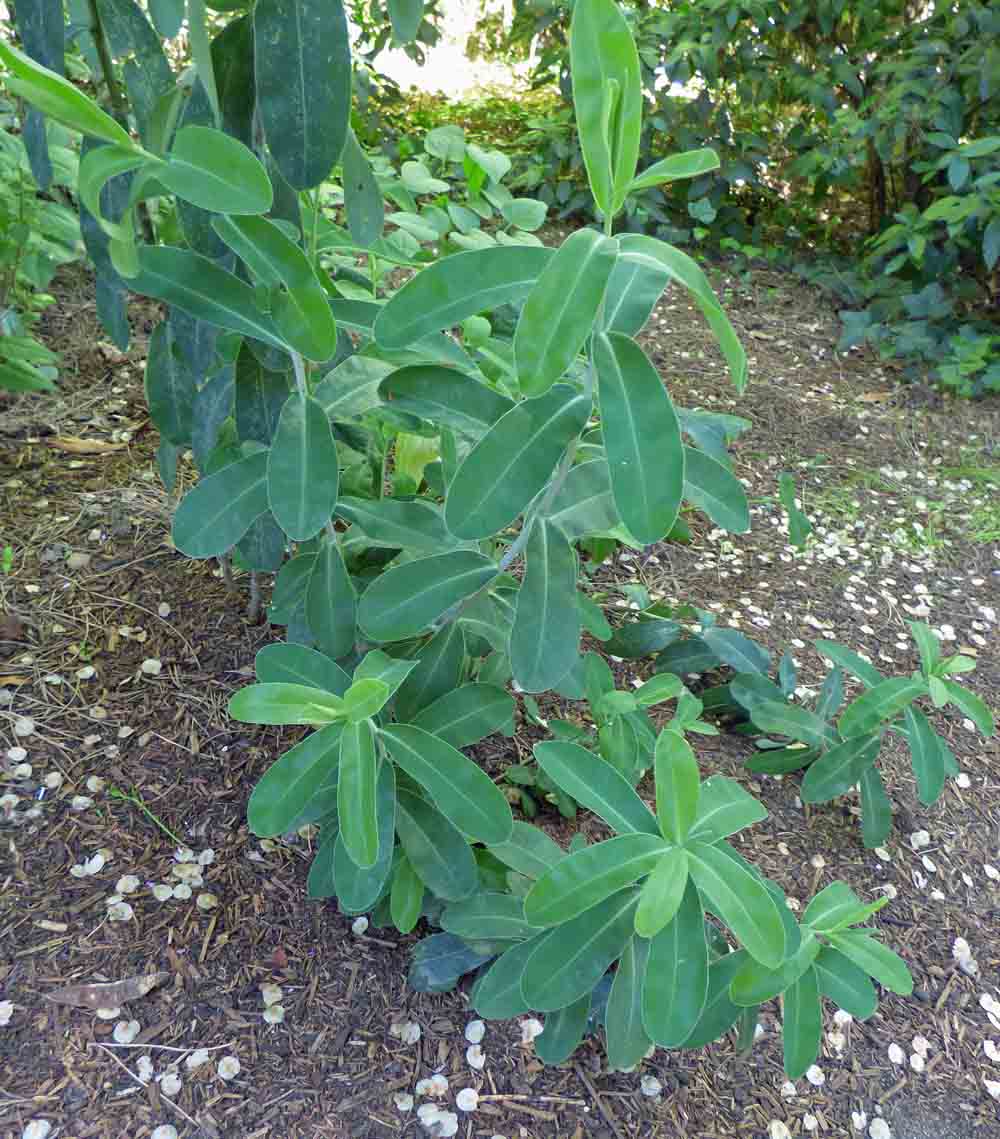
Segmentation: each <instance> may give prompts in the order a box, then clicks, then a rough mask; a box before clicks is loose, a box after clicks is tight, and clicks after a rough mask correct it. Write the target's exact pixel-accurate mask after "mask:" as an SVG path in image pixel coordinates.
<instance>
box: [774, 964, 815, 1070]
mask: <svg viewBox="0 0 1000 1139" xmlns="http://www.w3.org/2000/svg"><path fill="white" fill-rule="evenodd" d="M781 1011H782V1020H781V1037H782V1043H783V1045H784V1058H785V1074H786V1075H787V1076H788V1078H789V1079H790V1080H797V1079H798V1078H799V1077H800V1076H802V1075H804V1074H805V1071H806V1069H807V1068H809V1067H810V1066H811V1065H812V1064H813V1063H815V1061H816V1057H817V1056H818V1055H819V1045H820V1039H821V1037H822V1035H823V1010H822V1008H821V1006H820V1000H819V989H818V987H817V985H816V974H815V972H814V971H813V970H812V969H807V970H806V971H805V973H803V974H802V976H801V977H800V978H799V979H798V980H797V981H796V982H795V984H794V985H792V986H790V987H789V988H788V989H787V990H786V992H785V995H784V997H783V998H782V1002H781Z"/></svg>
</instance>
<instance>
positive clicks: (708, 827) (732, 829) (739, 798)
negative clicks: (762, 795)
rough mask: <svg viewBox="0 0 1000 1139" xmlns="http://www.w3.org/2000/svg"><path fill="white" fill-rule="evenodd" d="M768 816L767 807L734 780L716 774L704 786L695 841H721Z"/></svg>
mask: <svg viewBox="0 0 1000 1139" xmlns="http://www.w3.org/2000/svg"><path fill="white" fill-rule="evenodd" d="M766 818H767V810H766V809H765V808H764V806H763V805H762V804H761V803H758V802H757V800H756V799H755V798H754V797H753V796H752V795H749V794H748V793H747V792H746V791H744V790H743V788H742V787H741V786H740V785H739V784H738V783H737V782H736V781H735V780H733V779H728V778H727V777H726V776H725V775H713V776H712V777H711V778H710V779H706V780H705V782H704V783H702V785H701V794H700V797H699V800H698V813H697V816H696V818H695V821H694V823H693V824H692V826H691V830H690V834H689V837H690V838H691V840H692V841H695V840H697V841H700V842H707V843H709V844H711V843H713V842H718V841H719V839H722V838H728V837H729V836H730V835H731V834H735V833H736V832H737V831H741V830H743V829H744V828H745V827H750V826H753V824H754V823H759V822H761V821H762V820H763V819H766Z"/></svg>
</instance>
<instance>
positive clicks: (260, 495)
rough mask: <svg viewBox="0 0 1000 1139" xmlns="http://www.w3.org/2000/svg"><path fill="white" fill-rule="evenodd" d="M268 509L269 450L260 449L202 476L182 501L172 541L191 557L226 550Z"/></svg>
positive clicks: (212, 555)
mask: <svg viewBox="0 0 1000 1139" xmlns="http://www.w3.org/2000/svg"><path fill="white" fill-rule="evenodd" d="M265 510H267V452H266V451H259V452H257V453H256V454H253V455H250V456H248V457H247V458H245V459H239V460H238V461H237V462H235V463H230V464H229V466H228V467H223V468H222V470H221V471H218V472H217V473H216V474H214V475H209V476H208V477H207V478H204V479H202V480H201V481H200V482H199V483H198V484H197V485H196V486H195V487H194V488H193V489H192V490H190V491H188V493H187V494H186V495H185V496H184V498H183V499H182V500H181V504H180V506H179V507H178V508H177V513H176V514H175V515H174V522H173V530H172V533H173V540H174V545H175V546H176V548H177V549H178V550H180V551H181V553H184V554H187V556H188V557H190V558H212V557H218V556H220V555H221V554H224V553H226V551H227V550H229V549H231V548H232V547H233V546H235V545H236V543H237V542H238V541H239V540H240V539H241V538H242V537H243V535H244V534H245V533H246V532H247V530H249V529H250V526H251V525H252V523H253V522H254V520H255V519H256V518H259V517H260V515H261V514H263V513H264V511H265Z"/></svg>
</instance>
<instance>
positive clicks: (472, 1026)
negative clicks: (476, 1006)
mask: <svg viewBox="0 0 1000 1139" xmlns="http://www.w3.org/2000/svg"><path fill="white" fill-rule="evenodd" d="M485 1035H486V1022H485V1021H482V1020H470V1021H469V1023H468V1024H467V1025H466V1026H465V1039H466V1040H468V1042H469V1043H470V1044H482V1042H483V1037H484V1036H485Z"/></svg>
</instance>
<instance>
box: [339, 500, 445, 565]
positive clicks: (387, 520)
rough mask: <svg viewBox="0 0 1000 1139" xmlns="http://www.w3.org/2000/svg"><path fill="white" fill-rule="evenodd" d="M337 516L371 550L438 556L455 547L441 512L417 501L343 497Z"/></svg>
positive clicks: (432, 506)
mask: <svg viewBox="0 0 1000 1139" xmlns="http://www.w3.org/2000/svg"><path fill="white" fill-rule="evenodd" d="M337 513H338V514H339V515H340V516H341V518H346V519H347V520H348V521H349V522H353V523H354V525H355V526H357V527H358V529H359V530H360V531H361V532H362V533H363V534H364V536H365V539H366V540H367V542H368V544H369V545H372V546H383V547H387V548H389V549H402V550H415V551H416V550H418V551H420V552H423V553H430V552H435V553H440V551H441V550H442V549H447V548H448V547H449V546H454V545H455V539H454V538H453V537H452V535H451V534H450V533H449V532H448V527H447V526H445V524H444V519H443V518H442V517H441V511H440V509H439V508H438V507H437V506H436V505H435V504H433V503H430V502H424V501H422V500H420V499H414V500H413V501H411V502H405V501H403V500H401V499H396V498H381V499H378V498H351V497H348V496H345V497H343V498H341V499H340V500H339V501H338V503H337ZM353 533H354V532H353V531H352V535H353Z"/></svg>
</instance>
